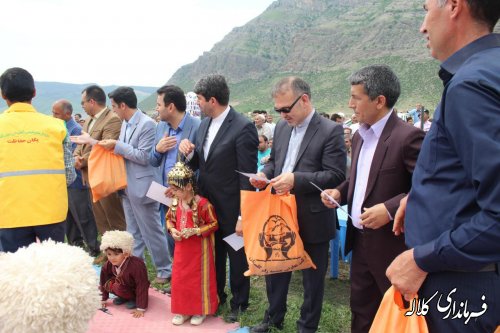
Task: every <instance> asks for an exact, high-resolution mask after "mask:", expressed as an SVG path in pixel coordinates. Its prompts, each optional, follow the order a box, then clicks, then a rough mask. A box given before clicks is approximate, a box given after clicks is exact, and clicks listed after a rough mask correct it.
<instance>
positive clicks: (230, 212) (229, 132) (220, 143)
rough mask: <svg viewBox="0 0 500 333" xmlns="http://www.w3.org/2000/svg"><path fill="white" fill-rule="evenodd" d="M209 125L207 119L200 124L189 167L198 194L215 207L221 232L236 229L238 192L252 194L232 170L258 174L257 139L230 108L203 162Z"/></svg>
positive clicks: (252, 127) (244, 179) (247, 123)
mask: <svg viewBox="0 0 500 333" xmlns="http://www.w3.org/2000/svg"><path fill="white" fill-rule="evenodd" d="M211 121H212V118H208V117H207V118H205V119H203V120H202V122H201V124H200V127H199V129H198V133H197V135H196V140H195V146H196V148H195V154H194V156H193V159H192V160H191V162H190V165H192V166H193V168H195V169H196V168H198V170H199V176H198V188H199V191H200V194H201V195H202V196H204V197H206V198H207V199H208V201H210V202H211V203H212V204H213V205H214V207H215V214H216V215H217V220H218V222H219V224H220V225H221V228H224V225H230V226H234V225H236V221H237V220H238V216H239V213H240V190H250V191H255V189H254V188H253V187H252V186H251V185H250V182H249V181H248V178H247V177H245V176H242V175H240V174H238V173H237V172H236V171H235V170H238V171H242V172H250V173H255V172H256V171H257V147H258V145H259V139H258V136H257V129H256V128H255V125H254V124H253V123H251V122H250V121H249V120H248V119H247V118H245V117H244V116H243V115H241V114H239V113H238V112H236V111H235V110H234V109H233V108H232V107H231V109H230V110H229V113H228V115H227V117H226V119H225V120H224V122H223V123H222V125H221V127H220V129H219V131H218V132H217V135H216V136H215V139H214V141H213V142H212V145H211V146H210V151H209V152H208V156H207V159H206V160H205V158H204V151H203V144H204V143H205V140H206V137H207V133H208V128H209V126H210V123H211Z"/></svg>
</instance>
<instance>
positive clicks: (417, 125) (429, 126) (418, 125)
mask: <svg viewBox="0 0 500 333" xmlns="http://www.w3.org/2000/svg"><path fill="white" fill-rule="evenodd" d="M431 125H432V123H431V122H430V121H428V120H427V121H426V122H425V123H424V132H429V130H430V129H431ZM414 126H415V127H417V128H420V120H419V121H417V122H416V123H415V125H414Z"/></svg>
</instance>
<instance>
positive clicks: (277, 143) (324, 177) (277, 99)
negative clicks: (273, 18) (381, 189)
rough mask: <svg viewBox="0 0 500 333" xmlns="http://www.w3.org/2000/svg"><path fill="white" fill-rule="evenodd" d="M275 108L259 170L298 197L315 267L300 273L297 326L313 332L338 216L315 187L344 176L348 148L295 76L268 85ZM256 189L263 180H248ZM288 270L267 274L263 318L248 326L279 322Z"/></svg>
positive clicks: (262, 327) (281, 189)
mask: <svg viewBox="0 0 500 333" xmlns="http://www.w3.org/2000/svg"><path fill="white" fill-rule="evenodd" d="M272 97H273V99H274V110H275V111H276V112H277V113H279V114H280V116H281V118H282V120H283V121H280V122H279V123H278V124H277V125H276V129H275V132H274V141H273V149H272V151H271V158H270V159H269V162H268V164H266V166H265V167H264V169H263V170H262V172H260V173H259V174H260V175H261V176H265V177H267V178H268V179H270V180H271V186H272V187H273V188H274V190H275V191H276V193H278V194H284V193H287V192H292V193H293V194H295V198H296V200H297V216H298V222H299V229H300V237H301V238H302V241H303V243H304V248H305V250H306V252H307V253H308V254H309V255H310V256H311V258H312V260H313V262H314V264H315V265H316V267H317V269H305V270H303V271H302V273H303V275H302V276H303V285H304V302H303V304H302V308H301V311H300V318H299V320H298V321H297V331H298V332H316V330H317V329H318V323H319V319H320V317H321V307H322V303H323V291H324V281H325V274H326V269H327V266H328V244H329V241H330V239H332V238H333V237H335V230H336V224H337V216H336V214H335V211H334V210H333V209H329V208H327V207H325V206H324V205H323V204H322V203H321V198H320V196H319V195H318V194H319V193H318V191H317V190H316V189H315V188H314V187H313V186H312V185H311V184H310V183H309V182H313V183H315V184H317V185H318V186H320V187H321V188H329V186H337V185H339V184H340V183H342V181H343V180H344V179H345V166H346V152H345V145H344V135H343V130H342V126H340V125H338V124H336V123H335V122H333V121H331V120H329V119H326V118H324V117H321V116H320V115H319V114H318V113H316V112H315V110H314V107H313V105H312V103H311V89H310V88H309V85H308V84H307V82H305V81H304V80H302V79H301V78H298V77H287V78H284V79H282V80H280V81H279V82H278V83H277V84H276V85H275V87H274V89H273V91H272ZM251 184H252V185H253V186H254V187H256V188H259V189H262V188H264V187H265V186H266V184H265V182H262V181H255V180H251ZM291 276H292V273H291V272H287V273H278V274H272V275H267V276H266V287H267V299H268V301H269V306H268V308H267V310H266V313H265V315H264V320H263V321H262V323H260V324H259V325H257V326H254V327H252V329H251V332H269V330H271V329H272V328H278V329H282V328H283V320H284V318H285V314H286V298H287V294H288V285H289V283H290V278H291Z"/></svg>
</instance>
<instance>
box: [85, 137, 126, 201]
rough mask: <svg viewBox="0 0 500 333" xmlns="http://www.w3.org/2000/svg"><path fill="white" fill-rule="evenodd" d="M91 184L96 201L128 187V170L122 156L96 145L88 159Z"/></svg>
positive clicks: (93, 197)
mask: <svg viewBox="0 0 500 333" xmlns="http://www.w3.org/2000/svg"><path fill="white" fill-rule="evenodd" d="M88 168H89V185H90V190H91V191H92V199H93V201H94V202H97V201H99V200H100V199H102V198H104V197H107V196H108V195H110V194H111V193H113V192H116V191H118V190H122V189H124V188H125V187H127V172H126V171H125V160H124V159H123V157H122V156H120V155H116V154H115V153H113V152H112V151H109V150H107V149H104V148H103V147H101V146H99V145H94V147H93V148H92V151H91V152H90V156H89V160H88Z"/></svg>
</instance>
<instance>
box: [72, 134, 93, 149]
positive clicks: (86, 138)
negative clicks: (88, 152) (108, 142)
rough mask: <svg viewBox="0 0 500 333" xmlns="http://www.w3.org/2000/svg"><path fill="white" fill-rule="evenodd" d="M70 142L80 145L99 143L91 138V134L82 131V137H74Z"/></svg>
mask: <svg viewBox="0 0 500 333" xmlns="http://www.w3.org/2000/svg"><path fill="white" fill-rule="evenodd" d="M69 140H70V141H71V142H73V143H76V144H79V145H92V146H93V145H95V144H96V143H97V142H98V141H97V140H96V139H94V138H93V137H91V136H90V134H89V133H87V132H85V131H82V135H72V136H70V137H69Z"/></svg>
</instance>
